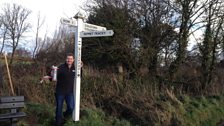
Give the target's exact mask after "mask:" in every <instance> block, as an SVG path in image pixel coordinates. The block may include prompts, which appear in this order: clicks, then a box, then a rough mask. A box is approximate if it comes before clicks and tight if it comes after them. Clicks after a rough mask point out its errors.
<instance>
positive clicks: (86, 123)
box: [26, 103, 130, 126]
mask: <svg viewBox="0 0 224 126" xmlns="http://www.w3.org/2000/svg"><path fill="white" fill-rule="evenodd" d="M26 106H27V107H26V112H27V113H28V116H30V117H32V118H36V119H37V123H38V125H41V126H50V125H53V124H54V107H52V106H47V105H42V104H37V103H28V104H27V105H26ZM28 119H29V118H28ZM27 121H28V122H29V120H27ZM64 126H130V123H129V122H128V121H126V120H120V119H117V118H115V117H110V116H107V115H106V114H105V113H104V112H103V111H102V110H100V109H84V110H81V116H80V120H79V121H78V122H76V123H74V121H73V120H72V119H71V118H70V119H67V120H66V123H65V124H64Z"/></svg>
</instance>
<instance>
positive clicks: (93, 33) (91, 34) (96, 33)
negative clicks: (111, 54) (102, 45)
mask: <svg viewBox="0 0 224 126" xmlns="http://www.w3.org/2000/svg"><path fill="white" fill-rule="evenodd" d="M113 34H114V31H113V30H106V31H89V32H80V37H81V38H87V37H103V36H112V35H113Z"/></svg>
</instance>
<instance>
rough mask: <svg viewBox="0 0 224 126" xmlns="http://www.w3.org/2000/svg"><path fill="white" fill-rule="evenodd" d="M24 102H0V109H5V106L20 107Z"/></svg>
mask: <svg viewBox="0 0 224 126" xmlns="http://www.w3.org/2000/svg"><path fill="white" fill-rule="evenodd" d="M24 106H25V104H24V102H15V103H1V104H0V109H7V108H22V107H24Z"/></svg>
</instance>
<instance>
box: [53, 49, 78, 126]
mask: <svg viewBox="0 0 224 126" xmlns="http://www.w3.org/2000/svg"><path fill="white" fill-rule="evenodd" d="M74 78H75V67H74V56H73V54H72V53H68V54H67V56H66V62H65V63H64V64H62V65H60V66H59V67H58V69H57V82H56V93H55V98H56V113H55V120H56V126H61V125H62V123H63V120H62V119H63V116H64V117H68V116H71V115H72V112H73V109H74V95H73V85H74ZM64 101H65V102H66V107H67V108H66V111H65V112H62V111H63V103H64ZM62 113H63V116H62Z"/></svg>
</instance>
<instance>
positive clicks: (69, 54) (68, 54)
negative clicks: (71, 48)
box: [66, 53, 74, 57]
mask: <svg viewBox="0 0 224 126" xmlns="http://www.w3.org/2000/svg"><path fill="white" fill-rule="evenodd" d="M67 56H73V57H74V55H73V53H67V54H66V57H67Z"/></svg>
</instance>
